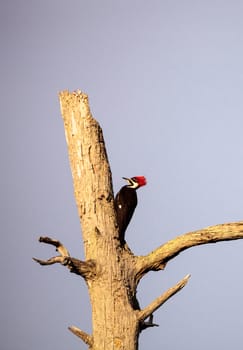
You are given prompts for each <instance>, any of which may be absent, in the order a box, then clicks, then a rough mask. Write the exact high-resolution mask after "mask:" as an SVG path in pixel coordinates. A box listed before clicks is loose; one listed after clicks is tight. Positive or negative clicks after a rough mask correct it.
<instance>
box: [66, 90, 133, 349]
mask: <svg viewBox="0 0 243 350" xmlns="http://www.w3.org/2000/svg"><path fill="white" fill-rule="evenodd" d="M60 103H61V111H62V116H63V119H64V126H65V134H66V140H67V145H68V153H69V159H70V164H71V170H72V176H73V183H74V193H75V198H76V203H77V207H78V211H79V216H80V221H81V226H82V234H83V242H84V250H85V256H86V259H92V260H94V261H95V262H96V267H97V270H98V271H99V273H98V274H97V275H96V276H95V278H90V279H88V281H87V285H88V288H89V294H90V300H91V305H92V323H93V334H92V339H93V344H92V349H94V350H102V349H104V350H111V349H112V350H113V349H124V350H125V349H126V350H135V349H136V348H137V337H138V325H139V320H138V318H137V314H136V312H135V310H134V305H136V301H135V300H136V298H135V290H136V286H135V284H134V265H135V263H134V258H133V255H132V254H131V252H130V251H129V249H127V248H126V247H124V248H123V247H122V246H121V243H120V241H119V235H118V229H117V224H116V215H115V211H114V203H113V189H112V179H111V171H110V167H109V162H108V158H107V154H106V150H105V144H104V139H103V135H102V131H101V128H100V126H99V124H98V123H97V121H96V120H95V119H94V118H93V117H92V116H91V113H90V109H89V106H88V98H87V96H86V95H85V94H82V93H81V92H80V91H78V92H75V93H69V92H67V91H64V92H62V93H60Z"/></svg>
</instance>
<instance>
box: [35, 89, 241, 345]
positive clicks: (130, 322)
mask: <svg viewBox="0 0 243 350" xmlns="http://www.w3.org/2000/svg"><path fill="white" fill-rule="evenodd" d="M59 98H60V104H61V112H62V116H63V120H64V128H65V135H66V141H67V145H68V154H69V160H70V165H71V171H72V176H73V184H74V194H75V199H76V204H77V208H78V212H79V217H80V223H81V227H82V235H83V243H84V252H85V261H81V260H79V259H76V258H72V257H71V256H70V254H69V252H68V250H67V249H66V248H65V246H63V245H62V244H61V243H60V242H59V241H57V240H53V239H51V238H49V237H41V238H40V242H43V243H47V244H52V245H53V246H55V247H56V249H57V251H58V252H59V254H60V255H59V256H57V257H53V258H50V259H48V260H40V259H36V258H34V260H35V261H36V262H38V263H39V264H41V265H50V264H54V263H61V264H62V265H65V266H66V267H68V268H69V269H70V271H71V272H74V273H76V274H78V275H80V276H82V277H83V278H84V279H85V281H86V284H87V287H88V290H89V296H90V301H91V306H92V326H93V331H92V335H89V334H87V333H86V332H84V331H82V330H80V329H79V328H77V327H75V326H71V327H69V329H70V331H72V332H73V333H74V334H75V335H77V336H78V337H79V338H80V339H82V340H83V341H84V342H85V343H86V344H87V345H88V346H89V349H92V350H114V349H117V350H137V348H138V336H139V332H141V331H142V330H143V329H146V328H148V327H154V326H158V325H157V324H155V323H153V312H154V311H156V310H157V309H158V308H159V307H160V306H161V305H163V304H164V303H165V302H166V301H167V300H168V299H169V298H170V297H172V296H173V295H175V294H176V293H177V292H179V291H180V290H181V289H182V288H183V287H184V286H185V285H186V283H187V282H188V279H189V277H190V276H189V275H187V276H186V277H184V278H183V279H182V280H181V281H180V282H178V283H177V284H176V285H175V286H173V287H171V288H170V289H168V290H167V291H166V292H165V293H163V294H162V295H161V296H159V297H158V298H156V299H155V300H154V301H153V302H151V303H150V304H149V305H148V306H147V307H145V308H144V309H143V310H140V307H139V303H138V301H137V299H136V290H137V285H138V283H139V281H140V280H141V278H142V277H143V276H144V275H145V274H146V273H148V272H150V271H159V270H162V269H164V268H165V267H166V264H167V263H168V261H170V260H171V259H173V258H174V257H175V256H177V255H178V254H180V253H181V252H182V251H184V250H186V249H189V248H191V247H193V246H197V245H202V244H207V243H215V242H219V241H227V240H235V239H242V238H243V221H241V222H238V223H229V224H222V225H216V226H210V227H207V228H205V229H203V230H198V231H195V232H189V233H187V234H184V235H181V236H179V237H176V238H175V239H173V240H171V241H169V242H167V243H165V244H163V245H162V246H160V247H159V248H157V249H155V250H154V251H153V252H151V253H149V254H148V255H146V256H135V255H134V254H133V253H132V251H131V250H130V249H129V247H128V246H127V244H125V245H124V244H123V242H120V240H119V232H118V227H117V222H116V213H115V210H114V197H113V188H112V177H111V171H110V166H109V162H108V157H107V154H106V149H105V143H104V139H103V134H102V130H101V128H100V126H99V124H98V123H97V121H96V120H95V119H94V118H93V117H92V115H91V113H90V108H89V104H88V97H87V95H85V94H83V93H82V92H81V91H77V92H74V93H69V92H68V91H63V92H61V93H60V95H59ZM147 317H149V320H148V321H146V318H147Z"/></svg>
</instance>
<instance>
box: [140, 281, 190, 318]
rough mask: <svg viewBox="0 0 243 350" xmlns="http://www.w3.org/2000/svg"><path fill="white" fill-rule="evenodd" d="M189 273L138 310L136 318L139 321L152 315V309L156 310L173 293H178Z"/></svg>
mask: <svg viewBox="0 0 243 350" xmlns="http://www.w3.org/2000/svg"><path fill="white" fill-rule="evenodd" d="M190 277H191V276H190V275H186V276H185V277H184V278H183V279H182V280H181V281H179V282H178V283H177V284H176V285H175V286H173V287H171V288H169V289H168V290H167V291H166V292H165V293H163V294H162V295H161V296H159V297H158V298H156V299H155V300H154V301H153V302H152V303H151V304H149V305H148V306H147V307H146V308H144V309H143V310H141V311H139V313H138V319H139V320H140V321H144V320H145V319H146V318H147V317H149V316H150V315H152V313H153V312H154V311H156V310H157V309H158V308H159V307H160V306H162V305H163V304H164V303H165V302H166V301H167V300H168V299H170V298H171V297H172V296H173V295H175V294H176V293H178V292H179V291H180V290H181V289H182V288H183V287H185V285H186V284H187V282H188V280H189V278H190Z"/></svg>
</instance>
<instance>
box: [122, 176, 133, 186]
mask: <svg viewBox="0 0 243 350" xmlns="http://www.w3.org/2000/svg"><path fill="white" fill-rule="evenodd" d="M122 178H123V179H124V180H126V181H127V182H128V183H129V184H131V179H129V178H128V177H122Z"/></svg>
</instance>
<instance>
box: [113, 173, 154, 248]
mask: <svg viewBox="0 0 243 350" xmlns="http://www.w3.org/2000/svg"><path fill="white" fill-rule="evenodd" d="M123 179H124V180H126V181H127V182H128V184H127V185H126V186H123V187H122V188H121V189H120V191H119V192H118V193H117V195H116V197H115V202H114V205H115V211H116V215H117V224H118V227H119V237H120V241H121V243H124V242H125V240H124V237H125V231H126V229H127V226H128V225H129V222H130V220H131V218H132V215H133V213H134V210H135V208H136V206H137V193H136V190H137V189H138V188H139V187H142V186H145V185H146V183H147V181H146V178H145V177H144V176H134V177H132V178H130V179H129V178H126V177H123Z"/></svg>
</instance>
